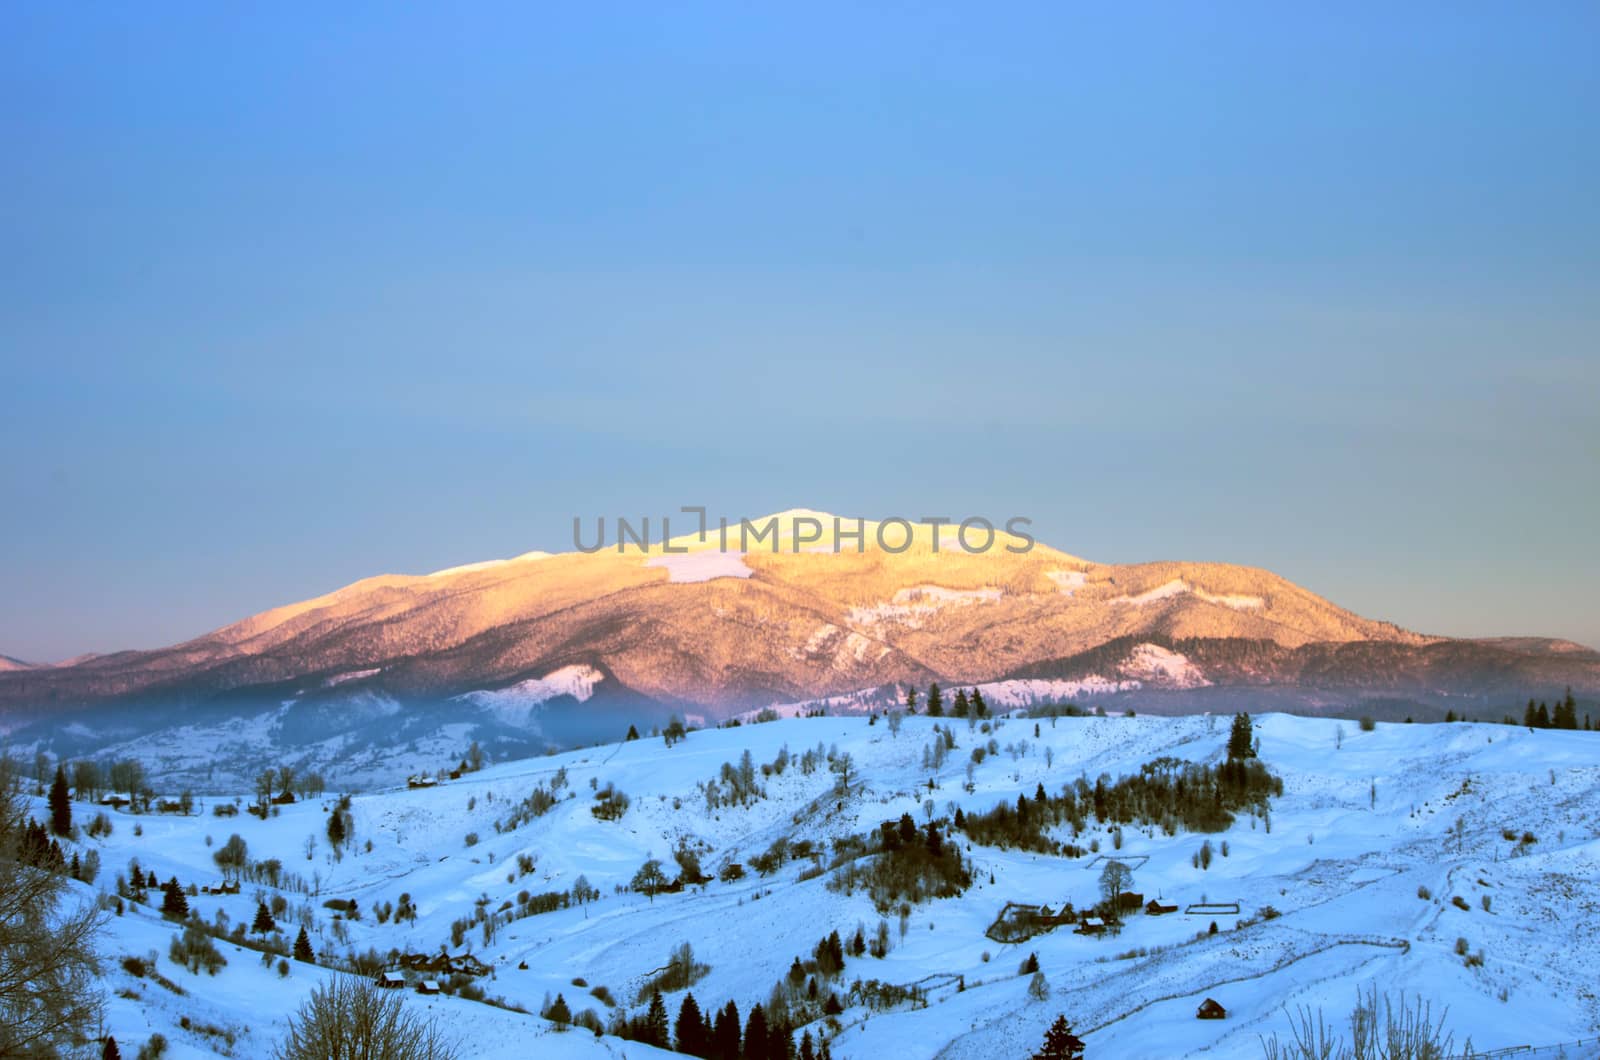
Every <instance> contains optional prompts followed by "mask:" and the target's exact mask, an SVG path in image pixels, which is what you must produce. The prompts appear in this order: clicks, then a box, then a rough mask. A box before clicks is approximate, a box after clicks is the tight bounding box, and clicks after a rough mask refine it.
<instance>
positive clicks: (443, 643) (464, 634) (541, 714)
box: [0, 511, 1600, 754]
mask: <svg viewBox="0 0 1600 1060" xmlns="http://www.w3.org/2000/svg"><path fill="white" fill-rule="evenodd" d="M839 525H840V526H841V528H842V529H844V530H845V531H848V530H849V529H851V528H853V527H854V526H855V523H854V521H853V520H841V521H840V523H839ZM834 526H835V517H834V516H832V515H829V514H828V513H823V512H810V511H791V512H784V513H779V514H778V515H775V516H769V517H765V518H763V519H758V520H754V521H753V522H752V527H754V528H756V529H758V530H767V529H769V528H770V530H771V531H772V532H771V533H770V534H769V535H768V536H765V537H763V538H762V539H761V540H760V541H759V542H755V543H752V542H751V541H741V540H740V534H739V528H738V527H735V528H733V530H732V531H731V532H730V534H729V539H728V542H727V544H728V548H727V549H724V548H723V542H722V541H721V540H719V536H720V535H719V534H718V533H717V532H716V531H715V530H713V531H712V532H711V533H710V534H709V535H708V537H707V539H706V540H704V541H702V540H700V539H699V537H698V535H689V536H687V537H679V538H675V539H674V542H673V546H672V548H671V549H668V548H667V547H666V546H664V545H663V544H662V543H661V542H660V540H659V539H656V540H654V541H653V542H652V544H651V546H650V547H649V549H648V550H641V549H640V548H638V547H637V546H635V545H632V544H630V545H629V546H628V548H627V550H626V551H622V552H619V551H617V550H616V549H614V548H608V549H606V550H603V551H600V552H595V553H584V552H572V553H565V554H560V555H550V554H547V553H542V552H540V553H529V554H527V555H523V556H519V557H516V558H514V559H510V560H502V561H495V562H490V563H479V564H471V565H468V566H463V567H456V568H452V569H449V570H444V571H438V572H435V573H433V574H427V575H419V576H401V575H383V576H380V577H376V578H369V579H366V580H364V581H360V582H357V583H355V584H353V585H350V586H347V587H345V588H343V589H340V590H337V591H335V592H332V593H329V594H327V595H325V596H321V597H317V598H315V599H312V600H306V601H302V602H300V603H295V604H289V605H286V606H283V607H279V608H275V609H273V610H271V611H267V612H264V613H262V614H259V615H255V616H253V617H251V618H248V619H245V620H244V621H241V622H238V623H235V624H234V625H231V626H227V627H225V628H223V629H220V630H217V631H215V632H213V633H210V634H207V635H205V636H202V637H198V638H196V639H194V640H192V641H188V642H185V643H183V644H178V645H175V646H173V647H170V648H165V649H161V650H157V651H144V652H121V653H116V654H111V655H103V656H94V657H89V658H86V659H83V660H79V661H76V662H74V663H70V664H62V665H59V666H54V667H45V668H38V669H23V670H15V671H11V672H6V673H0V725H3V726H4V727H5V728H6V729H8V730H10V731H11V734H12V737H13V740H14V741H15V742H18V743H20V744H26V743H30V742H33V741H35V740H40V739H42V740H46V741H56V740H63V739H64V740H65V741H66V742H64V743H58V744H57V745H56V746H57V749H58V750H62V751H67V752H69V753H83V752H84V751H86V750H89V749H91V748H90V746H89V744H88V743H87V742H86V741H90V740H92V739H94V738H97V737H104V738H105V740H106V741H108V742H106V743H105V744H104V746H105V747H110V746H111V745H112V743H113V742H114V743H116V744H119V745H120V744H122V743H126V742H127V741H130V740H136V739H138V738H140V737H141V736H144V735H148V734H151V733H156V732H159V731H162V730H166V729H169V728H170V727H172V726H174V725H181V726H186V727H189V728H190V729H194V730H203V731H204V734H206V735H205V737H204V738H202V739H200V740H199V741H198V742H194V743H191V746H197V747H211V746H213V745H217V744H229V743H242V744H247V745H254V744H255V743H257V742H260V741H276V742H278V744H279V745H280V746H283V747H285V748H294V749H301V750H304V753H306V754H312V753H313V752H312V749H313V748H315V747H318V746H321V747H323V749H324V750H329V749H332V750H337V751H338V752H339V753H340V754H345V753H347V752H352V751H364V750H366V749H368V748H371V749H373V750H374V751H382V750H383V749H384V748H386V747H387V748H389V749H392V748H393V746H394V745H395V744H396V743H397V742H398V743H401V744H409V743H411V742H415V741H421V742H428V741H436V740H438V739H440V738H441V732H442V731H443V729H444V727H448V726H451V725H466V726H469V727H475V728H476V729H478V730H479V736H480V738H482V739H484V740H486V741H494V742H495V743H496V744H497V745H499V746H500V747H501V750H503V751H505V752H508V753H509V752H513V751H517V750H524V751H525V750H536V749H543V748H550V747H558V748H559V747H570V746H573V745H575V744H579V743H586V742H592V741H595V740H604V739H610V738H612V737H614V736H615V735H616V734H617V733H618V732H621V731H625V730H626V728H627V727H628V725H630V724H634V725H639V726H641V727H643V728H646V729H648V728H649V727H651V726H655V725H661V724H664V723H665V722H666V720H667V718H668V717H669V716H670V715H672V714H674V713H676V714H679V715H685V716H688V717H690V718H698V719H703V720H706V721H716V720H719V719H722V718H726V717H730V716H734V715H737V714H741V713H745V712H749V711H755V710H759V709H761V708H764V707H772V708H785V707H787V708H788V709H790V710H791V711H800V710H803V709H804V708H807V707H810V706H815V705H818V704H828V705H829V706H830V709H833V710H834V711H835V712H837V711H840V710H847V709H872V708H874V707H876V706H878V705H881V704H882V703H884V702H887V701H889V700H892V699H895V698H897V697H899V696H900V695H901V694H902V690H903V689H905V688H907V687H911V686H915V687H919V688H926V687H927V685H928V684H929V683H930V682H932V681H939V682H942V683H944V684H946V685H947V686H953V685H958V684H959V685H965V686H969V687H970V686H974V685H976V686H982V687H985V688H987V689H989V690H990V692H991V693H992V696H993V697H994V698H995V699H996V702H998V703H1002V704H1018V705H1020V704H1027V703H1034V702H1043V701H1061V700H1078V701H1082V700H1094V701H1097V702H1103V703H1105V704H1106V705H1107V706H1111V707H1113V708H1119V707H1136V708H1137V709H1139V710H1140V711H1157V712H1184V711H1194V710H1208V709H1209V710H1227V709H1235V708H1240V707H1246V708H1253V709H1264V708H1267V707H1276V708H1278V709H1289V710H1297V711H1307V712H1319V711H1321V712H1329V711H1332V712H1338V711H1343V712H1346V713H1352V714H1353V713H1373V714H1375V715H1377V716H1392V717H1396V718H1400V717H1404V716H1406V715H1408V714H1411V715H1415V716H1418V717H1442V716H1444V714H1445V712H1446V711H1447V710H1455V711H1456V712H1457V713H1466V714H1472V715H1478V716H1492V717H1496V718H1497V717H1499V715H1500V713H1501V712H1502V711H1503V710H1505V709H1509V708H1511V707H1512V706H1513V705H1514V704H1520V703H1521V702H1522V701H1523V700H1525V698H1526V697H1527V696H1529V695H1546V694H1552V693H1560V692H1561V691H1562V690H1564V689H1565V688H1566V687H1567V686H1571V687H1572V688H1574V689H1575V690H1577V692H1578V693H1579V694H1580V695H1584V696H1588V695H1592V694H1594V693H1600V654H1596V653H1595V652H1593V651H1589V650H1587V649H1584V648H1582V647H1580V646H1577V645H1569V644H1566V643H1565V642H1554V641H1542V640H1536V639H1531V638H1506V639H1501V640H1496V641H1470V640H1452V639H1446V638H1440V637H1431V636H1425V635H1422V634H1418V633H1413V632H1410V631H1407V630H1403V629H1400V628H1399V627H1397V626H1394V625H1392V624H1389V623H1386V622H1381V621H1375V620H1371V619H1366V618H1363V617H1361V616H1359V615H1356V614H1353V613H1351V612H1349V611H1347V610H1344V609H1343V608H1340V607H1338V606H1336V605H1334V604H1332V603H1330V602H1329V601H1327V600H1326V599H1324V598H1322V597H1320V596H1318V595H1316V594H1314V593H1312V592H1309V591H1307V590H1305V589H1303V588H1300V587H1299V586H1296V585H1294V584H1292V583H1290V582H1288V581H1286V580H1284V579H1283V578H1280V577H1278V576H1276V575H1274V574H1271V573H1269V572H1267V571H1263V570H1257V569H1253V568H1247V567H1236V566H1229V565H1225V564H1215V563H1175V562H1160V563H1145V564H1133V565H1115V564H1101V563H1095V562H1091V561H1089V560H1085V559H1081V558H1079V557H1076V556H1072V555H1069V554H1067V553H1065V552H1061V551H1058V550H1056V549H1053V548H1050V547H1048V546H1046V545H1043V544H1034V545H1033V546H1032V547H1031V548H1028V549H1026V550H1023V546H1024V545H1025V544H1026V542H1024V541H1023V540H1022V539H1020V538H1017V537H1012V536H1008V535H1005V534H1003V533H1001V534H998V535H997V537H996V539H995V542H994V544H993V545H992V547H990V548H988V549H987V550H986V551H983V552H981V553H976V554H972V553H968V552H967V551H965V550H964V548H963V547H962V544H961V541H960V538H959V534H958V531H957V530H956V528H952V527H948V526H947V527H944V528H943V529H942V530H941V532H940V533H939V535H938V536H937V538H936V537H935V534H934V532H933V529H932V528H931V527H928V526H925V525H918V526H916V527H915V528H914V533H913V535H912V536H911V538H910V540H909V543H908V546H907V547H905V548H904V549H903V550H900V551H896V550H895V547H896V544H897V543H898V542H899V541H900V540H901V538H900V537H899V536H896V535H897V534H899V533H900V531H898V530H891V531H890V532H889V533H888V537H887V540H888V542H889V543H888V545H887V547H885V545H884V544H882V543H880V541H879V534H878V530H879V526H878V524H874V523H866V524H865V526H864V534H863V539H864V540H863V545H864V547H862V545H858V544H857V543H856V542H855V541H853V540H851V539H849V538H845V539H844V540H842V541H841V542H840V544H841V551H840V552H838V553H834V552H833V551H832V537H831V534H832V531H833V528H834ZM814 528H822V532H823V535H824V536H823V538H822V540H821V541H820V542H818V541H816V540H814V539H812V532H813V529H814ZM969 541H970V539H969ZM1013 549H1015V551H1013ZM30 724H33V725H34V727H33V728H31V729H30V728H28V726H29V725H30ZM450 738H451V739H453V738H454V737H450ZM330 741H331V743H330ZM169 744H170V741H169Z"/></svg>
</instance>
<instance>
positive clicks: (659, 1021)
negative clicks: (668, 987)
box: [643, 990, 672, 1049]
mask: <svg viewBox="0 0 1600 1060" xmlns="http://www.w3.org/2000/svg"><path fill="white" fill-rule="evenodd" d="M643 1040H644V1042H645V1044H646V1045H654V1046H656V1047H658V1048H661V1049H670V1048H671V1047H672V1039H671V1038H669V1037H668V1036H667V1004H666V1002H665V1001H662V1000H661V991H660V990H652V991H650V1009H649V1011H648V1012H647V1013H646V1014H645V1017H644V1039H643Z"/></svg>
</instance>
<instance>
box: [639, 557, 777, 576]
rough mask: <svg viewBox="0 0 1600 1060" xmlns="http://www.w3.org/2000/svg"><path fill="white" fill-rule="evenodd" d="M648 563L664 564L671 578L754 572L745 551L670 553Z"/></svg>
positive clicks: (659, 565) (653, 564)
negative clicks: (745, 557)
mask: <svg viewBox="0 0 1600 1060" xmlns="http://www.w3.org/2000/svg"><path fill="white" fill-rule="evenodd" d="M644 565H645V566H646V567H665V568H666V571H667V581H669V582H708V581H710V580H711V579H713V578H748V577H750V575H752V574H754V573H755V571H753V570H751V569H750V568H749V566H747V565H746V564H745V561H744V553H743V552H722V551H719V550H716V549H710V550H707V551H704V552H689V553H669V554H665V555H655V556H651V557H650V558H649V559H647V560H645V561H644Z"/></svg>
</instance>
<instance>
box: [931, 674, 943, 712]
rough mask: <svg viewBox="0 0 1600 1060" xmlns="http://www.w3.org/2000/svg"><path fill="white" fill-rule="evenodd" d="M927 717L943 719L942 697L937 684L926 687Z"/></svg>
mask: <svg viewBox="0 0 1600 1060" xmlns="http://www.w3.org/2000/svg"><path fill="white" fill-rule="evenodd" d="M928 717H930V718H942V717H944V696H943V695H942V694H941V693H940V692H939V682H937V681H935V682H933V683H932V684H931V685H929V686H928Z"/></svg>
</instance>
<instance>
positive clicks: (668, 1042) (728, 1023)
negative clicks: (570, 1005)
mask: <svg viewBox="0 0 1600 1060" xmlns="http://www.w3.org/2000/svg"><path fill="white" fill-rule="evenodd" d="M545 1016H546V1018H549V1019H553V1020H556V1021H557V1022H566V1021H567V1020H569V1019H570V1018H571V1015H570V1012H569V1011H567V1009H566V1001H565V999H564V998H561V997H559V996H558V997H557V998H556V1001H555V1004H554V1005H552V1006H551V1008H550V1009H547V1010H546V1012H545ZM562 1017H565V1019H563V1018H562ZM610 1029H611V1031H612V1033H614V1034H617V1035H618V1036H620V1037H623V1038H629V1039H631V1040H633V1041H636V1042H643V1043H644V1044H646V1045H653V1046H655V1047H656V1048H658V1049H672V1050H676V1051H677V1052H680V1053H683V1054H684V1055H686V1056H697V1057H702V1058H704V1060H832V1056H833V1054H832V1052H831V1051H830V1049H829V1047H828V1042H827V1039H825V1038H824V1039H820V1040H818V1039H814V1038H813V1037H812V1035H811V1032H810V1031H809V1030H806V1031H804V1032H802V1034H801V1036H800V1039H799V1041H798V1043H797V1042H796V1040H795V1037H794V1030H795V1029H794V1027H793V1025H792V1024H790V1022H789V1020H788V1018H787V1017H783V1018H779V1019H777V1020H774V1021H771V1022H769V1021H768V1019H767V1011H766V1009H765V1007H763V1006H762V1005H761V1004H760V1003H757V1004H756V1005H754V1006H752V1007H751V1009H750V1015H749V1017H748V1018H747V1019H746V1020H745V1021H744V1024H743V1029H742V1030H741V1029H740V1021H739V1006H738V1005H737V1004H735V1003H734V1002H732V1001H730V1002H728V1003H727V1004H726V1005H724V1006H722V1008H720V1009H718V1010H717V1013H716V1015H715V1017H713V1016H712V1015H711V1013H709V1012H704V1011H702V1010H701V1008H700V1004H699V1002H697V1001H696V1000H695V997H694V994H693V993H692V992H691V993H688V994H686V995H684V998H683V1003H682V1004H681V1005H680V1006H679V1007H678V1018H677V1019H676V1020H672V1021H670V1023H669V1019H668V1016H667V1005H666V1002H665V1000H663V998H662V996H661V991H659V990H655V991H652V992H651V994H650V1002H649V1004H648V1005H646V1006H645V1010H644V1011H643V1012H642V1013H638V1014H636V1015H633V1016H619V1017H617V1018H616V1019H614V1021H613V1023H612V1026H611V1028H610Z"/></svg>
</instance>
